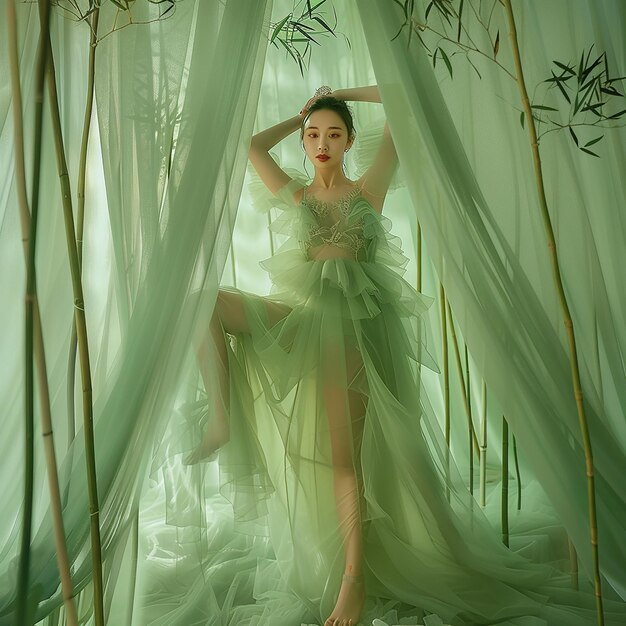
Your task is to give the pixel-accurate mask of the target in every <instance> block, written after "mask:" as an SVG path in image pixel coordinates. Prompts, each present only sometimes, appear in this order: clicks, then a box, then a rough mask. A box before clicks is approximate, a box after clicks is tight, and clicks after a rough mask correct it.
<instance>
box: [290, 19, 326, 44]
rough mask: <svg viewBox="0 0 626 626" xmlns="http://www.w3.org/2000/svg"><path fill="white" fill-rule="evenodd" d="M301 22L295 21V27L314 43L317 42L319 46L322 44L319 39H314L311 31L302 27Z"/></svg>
mask: <svg viewBox="0 0 626 626" xmlns="http://www.w3.org/2000/svg"><path fill="white" fill-rule="evenodd" d="M301 26H302V25H301V24H299V23H298V22H294V23H293V27H294V28H295V29H296V30H298V31H300V32H301V33H302V34H303V35H304V36H305V37H306V38H307V39H308V40H309V41H312V42H313V43H314V44H317V45H318V46H320V45H321V44H320V43H319V42H318V41H315V39H313V37H311V35H309V33H307V32H306V30H304V28H301Z"/></svg>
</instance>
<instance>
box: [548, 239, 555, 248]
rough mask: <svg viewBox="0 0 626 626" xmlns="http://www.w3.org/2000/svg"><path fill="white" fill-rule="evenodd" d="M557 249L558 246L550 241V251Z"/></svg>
mask: <svg viewBox="0 0 626 626" xmlns="http://www.w3.org/2000/svg"><path fill="white" fill-rule="evenodd" d="M555 248H556V244H555V243H554V241H548V249H549V250H554V249H555Z"/></svg>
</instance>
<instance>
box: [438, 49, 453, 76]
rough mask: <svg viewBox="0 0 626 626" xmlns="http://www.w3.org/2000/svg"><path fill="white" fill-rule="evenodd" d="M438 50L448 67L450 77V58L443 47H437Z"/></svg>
mask: <svg viewBox="0 0 626 626" xmlns="http://www.w3.org/2000/svg"><path fill="white" fill-rule="evenodd" d="M439 50H441V56H442V58H443V61H444V63H445V64H446V67H447V68H448V72H450V78H452V64H451V63H450V59H449V58H448V55H447V54H446V53H445V50H444V49H443V48H439Z"/></svg>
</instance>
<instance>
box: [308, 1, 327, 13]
mask: <svg viewBox="0 0 626 626" xmlns="http://www.w3.org/2000/svg"><path fill="white" fill-rule="evenodd" d="M324 2H326V0H320V1H319V2H318V3H317V4H316V5H315V6H314V7H313V8H312V9H311V12H313V11H316V10H317V8H318V7H320V6H321V5H322V4H324ZM310 15H311V13H309V16H310Z"/></svg>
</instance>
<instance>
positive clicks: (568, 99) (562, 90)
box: [552, 73, 572, 104]
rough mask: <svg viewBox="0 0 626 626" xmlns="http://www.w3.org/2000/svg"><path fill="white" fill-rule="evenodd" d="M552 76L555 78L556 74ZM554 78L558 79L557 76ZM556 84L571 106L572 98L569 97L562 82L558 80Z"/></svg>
mask: <svg viewBox="0 0 626 626" xmlns="http://www.w3.org/2000/svg"><path fill="white" fill-rule="evenodd" d="M552 75H553V76H554V73H553V74H552ZM554 78H556V76H554ZM554 84H555V85H556V86H557V87H558V88H559V90H560V91H561V93H562V94H563V97H564V98H565V99H566V100H567V102H568V103H569V104H571V103H572V101H571V99H570V97H569V96H568V95H567V92H566V91H565V88H564V87H563V85H561V81H559V80H557V81H556V82H555V83H554Z"/></svg>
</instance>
